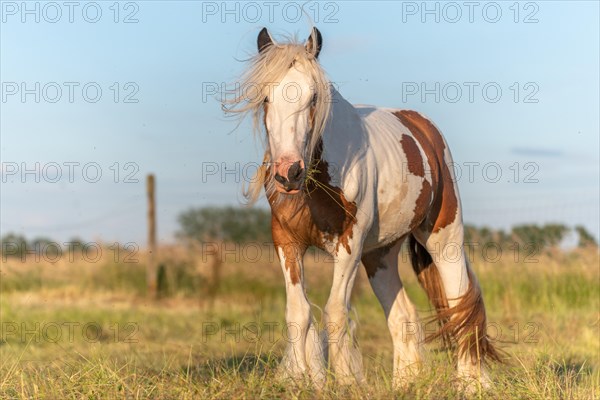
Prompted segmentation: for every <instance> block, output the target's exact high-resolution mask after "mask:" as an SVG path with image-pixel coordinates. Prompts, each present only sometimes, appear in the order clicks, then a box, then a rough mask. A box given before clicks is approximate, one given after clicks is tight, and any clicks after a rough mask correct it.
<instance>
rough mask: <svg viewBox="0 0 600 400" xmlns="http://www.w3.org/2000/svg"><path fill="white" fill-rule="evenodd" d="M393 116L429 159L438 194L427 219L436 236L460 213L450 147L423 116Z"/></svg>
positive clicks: (408, 113)
mask: <svg viewBox="0 0 600 400" xmlns="http://www.w3.org/2000/svg"><path fill="white" fill-rule="evenodd" d="M392 114H394V115H395V116H396V117H397V118H398V119H399V120H400V122H402V124H403V125H404V126H406V127H407V128H408V129H409V130H410V132H411V133H412V135H413V136H414V138H415V139H416V140H417V142H419V144H420V145H421V148H422V149H423V151H424V152H425V155H426V156H427V162H428V164H429V168H430V170H431V180H432V184H431V186H432V189H433V194H434V201H433V204H432V207H431V210H430V212H429V216H428V218H427V220H428V222H430V225H431V226H429V227H428V229H429V230H430V231H431V232H433V233H436V232H438V231H439V230H440V229H442V228H445V227H446V226H448V225H450V224H451V223H452V222H454V220H455V219H456V213H457V210H458V198H457V196H456V192H455V190H454V181H453V179H452V174H451V173H450V169H449V168H448V164H447V163H446V160H445V157H444V150H445V149H446V144H445V143H444V139H443V138H442V135H441V134H440V132H439V131H438V130H437V128H436V127H435V126H434V125H433V124H432V123H431V121H429V120H428V119H426V118H424V117H423V116H421V115H420V114H419V113H417V112H415V111H410V110H401V111H395V112H393V113H392ZM403 148H404V147H403ZM407 157H408V155H407ZM409 167H410V166H409Z"/></svg>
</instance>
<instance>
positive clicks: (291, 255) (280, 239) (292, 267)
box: [271, 218, 307, 285]
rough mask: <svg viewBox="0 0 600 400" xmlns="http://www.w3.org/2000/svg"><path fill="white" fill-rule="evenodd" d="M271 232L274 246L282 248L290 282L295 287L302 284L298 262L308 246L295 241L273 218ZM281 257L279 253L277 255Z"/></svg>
mask: <svg viewBox="0 0 600 400" xmlns="http://www.w3.org/2000/svg"><path fill="white" fill-rule="evenodd" d="M271 232H272V234H273V245H274V246H275V249H278V248H280V249H281V250H282V252H283V256H284V257H285V268H286V269H287V270H288V271H289V274H290V280H291V281H292V284H293V285H295V284H297V283H298V282H300V275H301V274H300V265H298V260H300V259H302V256H303V255H304V252H305V251H306V248H307V246H305V245H303V244H301V243H298V242H297V241H296V240H294V237H293V235H290V231H289V230H288V229H285V228H284V227H283V226H282V225H281V223H280V221H279V220H278V219H277V218H271ZM277 255H278V256H279V252H278V253H277Z"/></svg>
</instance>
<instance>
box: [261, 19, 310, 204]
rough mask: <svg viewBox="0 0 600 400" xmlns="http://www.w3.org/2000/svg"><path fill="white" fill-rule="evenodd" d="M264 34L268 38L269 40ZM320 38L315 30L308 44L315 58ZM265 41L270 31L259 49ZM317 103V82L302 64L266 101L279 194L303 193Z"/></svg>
mask: <svg viewBox="0 0 600 400" xmlns="http://www.w3.org/2000/svg"><path fill="white" fill-rule="evenodd" d="M264 34H266V35H267V37H266V38H265V37H264ZM317 35H318V37H319V38H320V34H319V33H318V31H316V30H315V31H313V34H312V35H311V37H310V38H309V40H308V41H307V43H306V48H307V51H311V49H313V48H315V50H312V51H313V55H314V56H315V57H316V56H317V55H318V48H320V43H319V46H318V47H316V46H313V45H312V43H314V40H316V41H317V42H320V39H317ZM261 36H263V37H262V40H263V43H261ZM313 36H315V39H313ZM264 40H266V41H268V42H269V41H270V40H271V39H270V37H269V36H268V33H267V32H266V29H264V30H263V31H261V34H260V35H259V40H258V44H259V50H260V49H262V48H264V47H263V46H265V43H264ZM269 43H270V42H269ZM267 45H269V44H267ZM315 104H316V86H315V82H314V80H313V78H312V76H311V74H310V73H309V71H306V68H305V67H304V66H303V65H302V63H299V62H298V63H296V62H293V63H292V64H291V65H290V68H289V70H288V71H287V73H286V74H285V76H284V77H283V79H282V80H281V81H280V82H278V84H276V85H273V87H272V89H271V90H270V93H269V96H268V97H267V98H266V99H265V105H264V112H265V120H264V122H265V128H266V130H267V137H268V143H269V151H270V154H271V160H272V169H271V173H272V176H273V177H274V179H275V188H276V189H277V190H278V191H279V192H282V193H287V194H296V193H298V192H300V191H301V190H302V185H303V183H304V181H305V178H306V166H307V165H309V164H310V157H311V156H312V154H309V153H310V150H309V148H310V146H309V142H310V137H311V130H312V128H313V112H314V107H315Z"/></svg>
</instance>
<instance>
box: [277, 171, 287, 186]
mask: <svg viewBox="0 0 600 400" xmlns="http://www.w3.org/2000/svg"><path fill="white" fill-rule="evenodd" d="M275 180H276V181H277V182H279V183H281V184H282V185H283V184H285V183H286V182H287V179H285V178H284V177H283V176H281V175H279V174H278V173H277V174H275Z"/></svg>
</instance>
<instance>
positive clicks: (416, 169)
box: [400, 135, 425, 177]
mask: <svg viewBox="0 0 600 400" xmlns="http://www.w3.org/2000/svg"><path fill="white" fill-rule="evenodd" d="M400 144H401V145H402V150H403V151H404V154H405V155H406V161H407V162H408V172H410V173H411V174H413V175H416V176H420V177H423V176H425V168H423V157H421V152H420V151H419V147H418V146H417V143H416V142H415V139H413V138H412V137H410V136H408V135H402V139H400Z"/></svg>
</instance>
